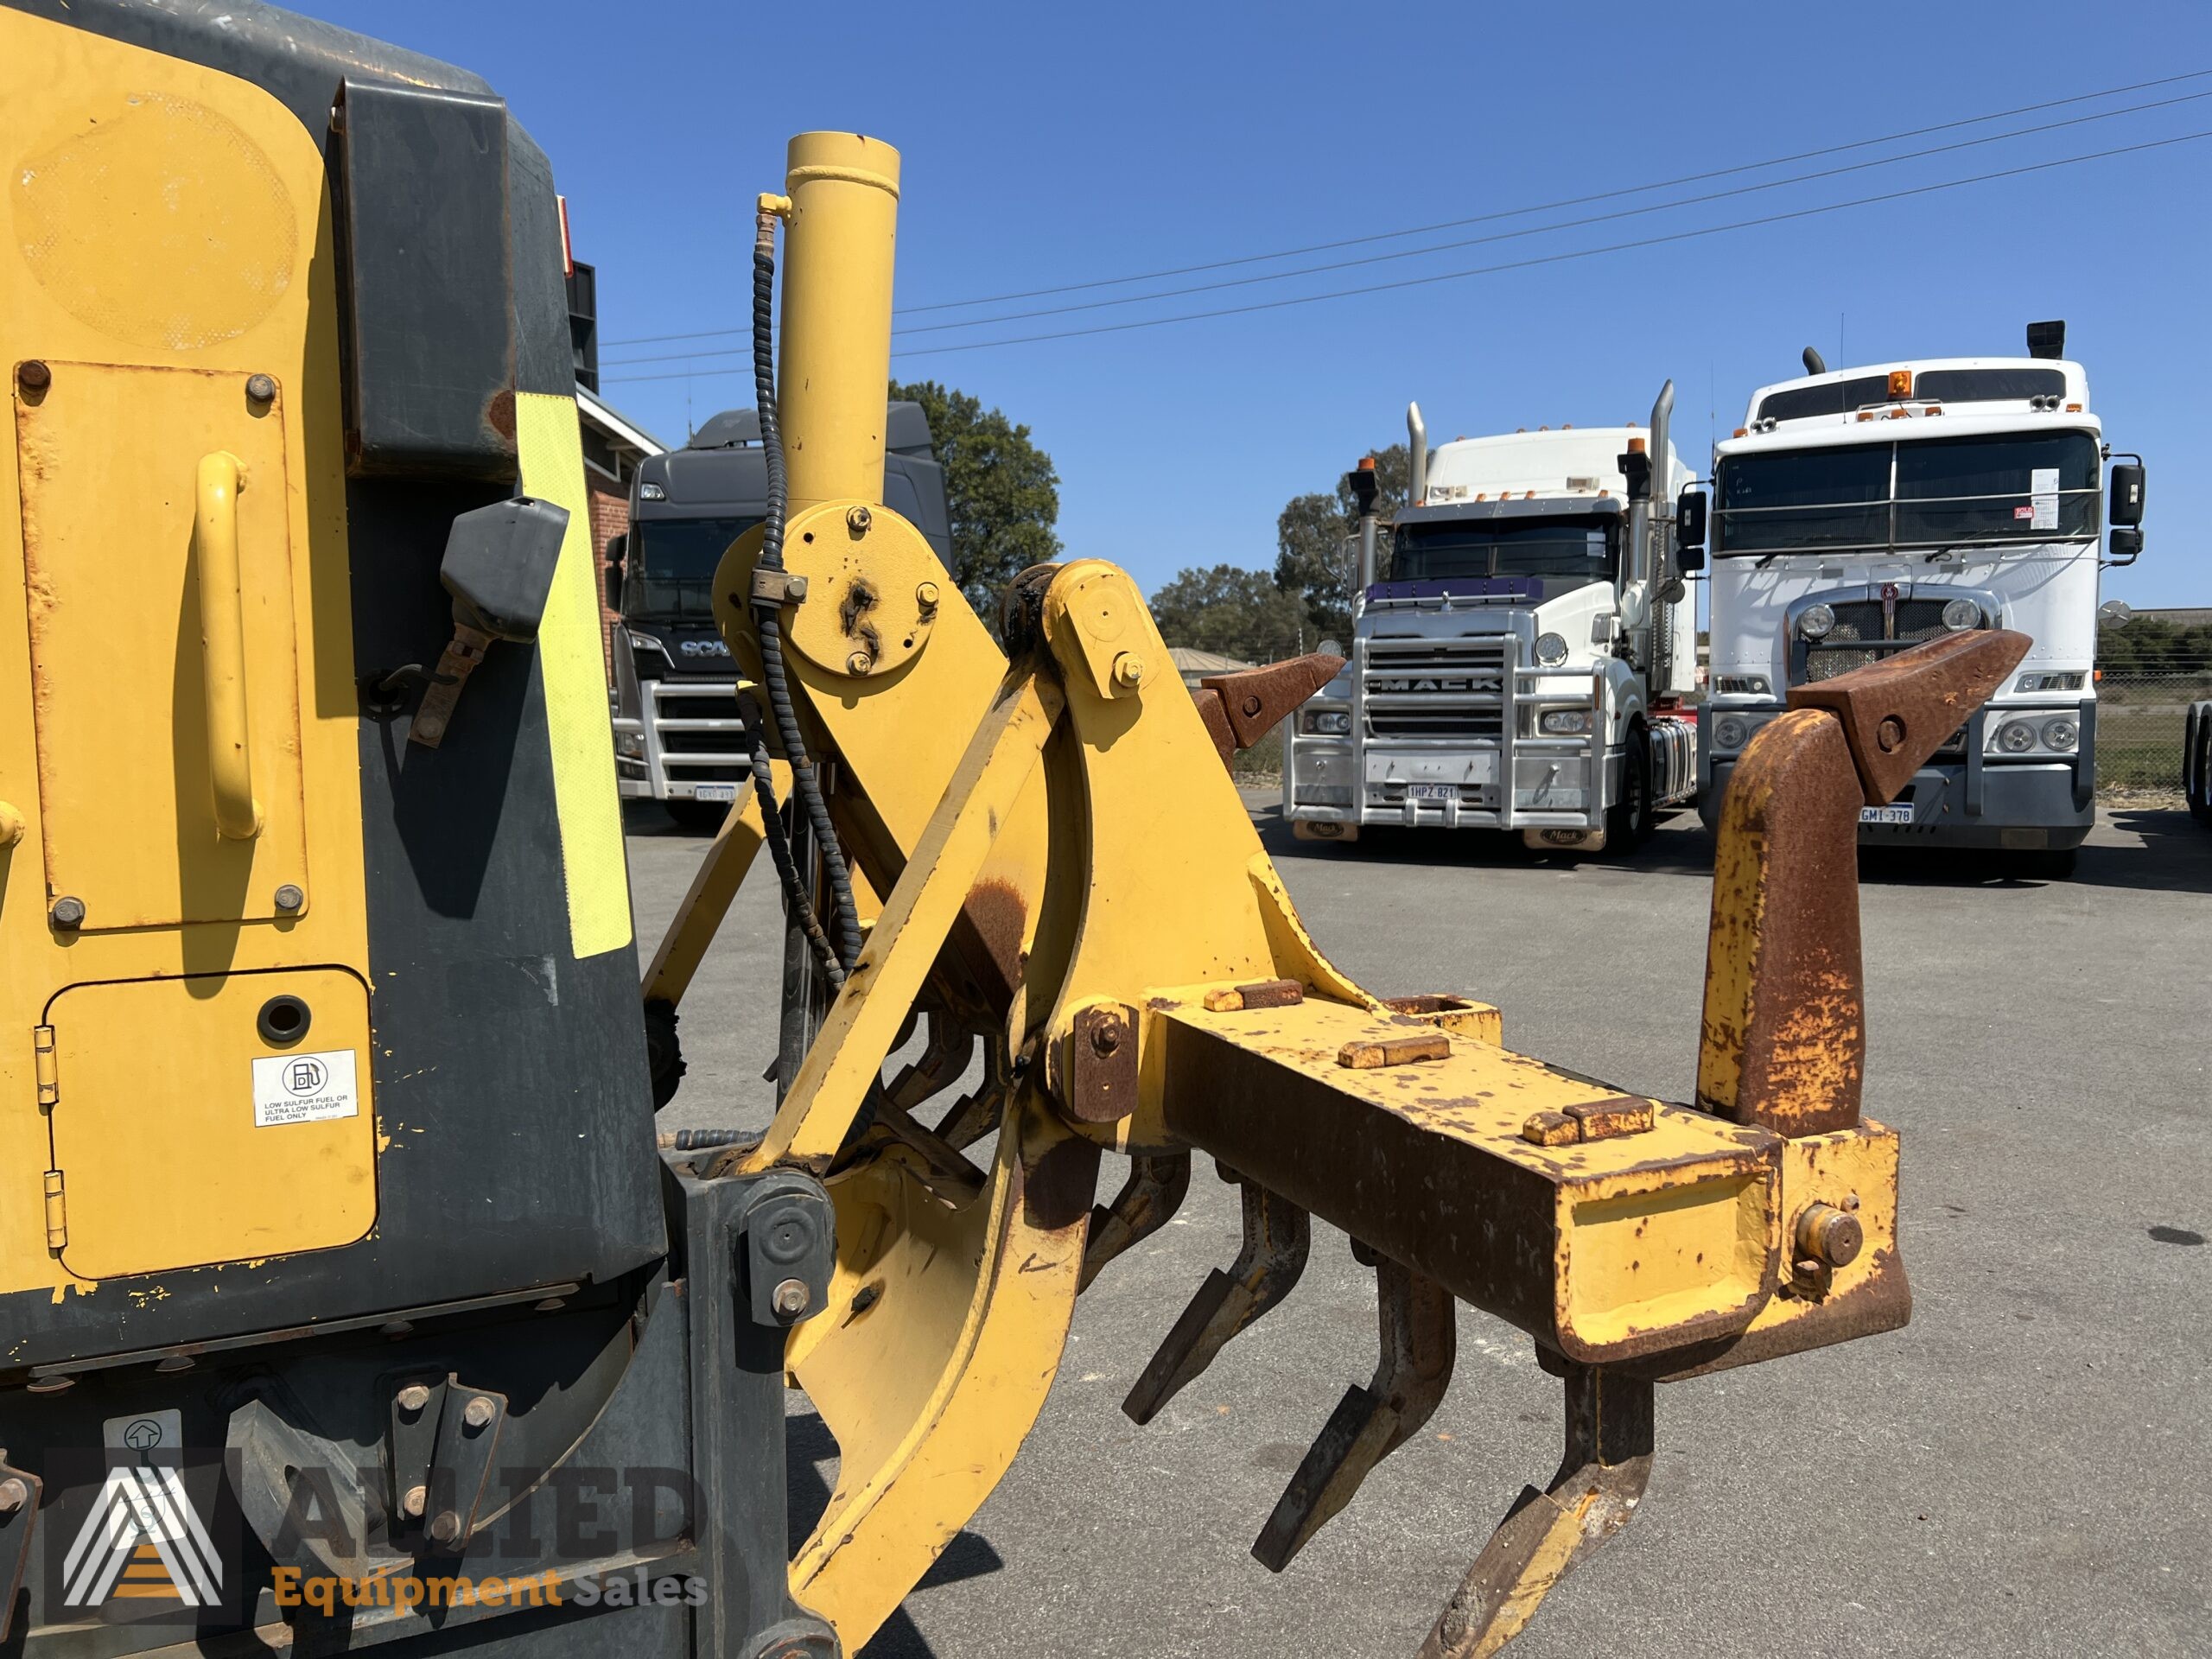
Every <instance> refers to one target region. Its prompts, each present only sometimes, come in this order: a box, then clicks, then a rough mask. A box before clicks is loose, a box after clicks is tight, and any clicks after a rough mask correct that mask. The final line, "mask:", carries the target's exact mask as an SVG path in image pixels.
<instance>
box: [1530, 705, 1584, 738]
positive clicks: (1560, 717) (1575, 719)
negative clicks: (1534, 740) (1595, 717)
mask: <svg viewBox="0 0 2212 1659" xmlns="http://www.w3.org/2000/svg"><path fill="white" fill-rule="evenodd" d="M1536 725H1537V728H1538V729H1539V730H1541V731H1542V732H1543V733H1544V734H1546V735H1547V736H1550V737H1580V736H1581V735H1582V734H1584V733H1586V732H1587V731H1588V730H1589V729H1590V711H1589V710H1588V709H1545V710H1544V712H1543V713H1542V715H1540V716H1539V717H1538V719H1537V721H1536Z"/></svg>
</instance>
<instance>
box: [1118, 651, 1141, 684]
mask: <svg viewBox="0 0 2212 1659" xmlns="http://www.w3.org/2000/svg"><path fill="white" fill-rule="evenodd" d="M1114 678H1115V681H1116V683H1118V684H1121V685H1126V686H1130V687H1135V686H1140V685H1142V684H1143V683H1144V658H1141V657H1140V656H1138V655H1137V654H1136V652H1134V651H1125V652H1122V654H1121V655H1120V656H1118V657H1116V658H1115V659H1114Z"/></svg>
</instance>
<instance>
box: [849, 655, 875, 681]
mask: <svg viewBox="0 0 2212 1659" xmlns="http://www.w3.org/2000/svg"><path fill="white" fill-rule="evenodd" d="M874 666H875V658H873V657H871V656H869V655H868V652H864V651H856V652H854V653H853V654H852V655H851V656H849V657H848V658H845V672H846V673H848V674H855V675H858V674H865V673H867V672H868V670H870V669H871V668H874Z"/></svg>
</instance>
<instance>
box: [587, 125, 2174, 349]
mask: <svg viewBox="0 0 2212 1659" xmlns="http://www.w3.org/2000/svg"><path fill="white" fill-rule="evenodd" d="M2208 98H2212V92H2184V93H2183V94H2181V95H2180V96H2179V97H2177V98H2165V99H2154V100H2152V101H2151V102H2149V103H2145V104H2130V105H2123V106H2122V107H2120V108H2119V109H2116V110H2101V111H2098V112H2097V113H2095V114H2094V115H2077V116H2073V117H2070V118H2068V119H2066V120H2063V121H2046V122H2044V123H2041V124H2037V125H2036V126H2031V127H2015V128H2013V129H2012V130H2011V131H2009V132H1993V133H1987V134H1985V135H1983V136H1982V137H1979V138H1965V139H1961V140H1959V141H1957V142H1956V143H1948V144H1936V145H1932V146H1930V147H1929V148H1928V149H1911V150H1906V151H1904V152H1903V153H1901V154H1899V155H1896V156H1877V157H1875V158H1874V159H1873V160H1872V161H1865V162H1849V163H1847V164H1846V165H1844V166H1842V167H1830V168H1818V169H1816V170H1815V171H1813V172H1810V173H1793V174H1791V175H1789V176H1788V177H1785V178H1779V179H1767V180H1764V181H1761V182H1759V183H1757V184H1744V185H1738V186H1735V187H1734V188H1731V189H1727V190H1711V191H1707V192H1706V193H1705V194H1702V195H1695V196H1678V197H1675V198H1673V199H1671V200H1667V201H1656V202H1649V203H1647V204H1645V205H1644V206H1643V207H1623V208H1618V209H1616V210H1614V211H1613V212H1611V213H1592V214H1588V215H1586V216H1585V217H1583V218H1581V219H1560V220H1558V221H1556V222H1554V223H1552V224H1548V225H1531V226H1523V227H1522V228H1521V229H1519V230H1513V231H1497V232H1492V233H1491V234H1490V235H1488V236H1473V237H1463V238H1458V239H1457V240H1454V241H1450V242H1434V243H1431V244H1429V245H1427V246H1426V247H1420V248H1401V249H1398V250H1396V251H1394V252H1390V253H1372V254H1367V255H1364V256H1363V257H1360V258H1357V259H1337V260H1332V261H1330V262H1328V263H1327V264H1318V265H1299V266H1295V267H1294V268H1292V269H1291V270H1278V271H1271V272H1268V273H1267V274H1265V275H1262V276H1257V277H1229V278H1225V279H1224V280H1223V281H1220V282H1214V283H1193V284H1192V285H1191V286H1190V287H1187V288H1170V289H1160V290H1159V291H1157V292H1155V293H1151V294H1131V295H1124V296H1120V297H1118V298H1115V299H1110V300H1084V301H1080V302H1077V303H1075V304H1073V305H1057V306H1044V307H1040V308H1038V309H1036V310H1033V311H1010V312H1006V313H1003V314H1001V315H997V316H989V317H973V318H970V319H969V320H968V321H963V322H937V323H925V324H923V325H922V326H921V327H911V328H904V329H894V330H893V339H898V338H900V337H902V336H912V335H915V334H942V333H945V332H947V331H949V330H951V329H956V328H984V327H990V326H991V325H992V324H994V323H1005V322H1021V321H1027V320H1028V319H1031V318H1033V317H1054V316H1065V315H1069V314H1070V313H1072V312H1077V311H1098V310H1104V309H1108V308H1112V307H1115V306H1123V305H1143V304H1147V303H1148V302H1152V301H1154V300H1170V299H1179V298H1181V297H1183V296H1186V295H1191V294H1211V293H1217V292H1219V291H1220V290H1222V289H1231V288H1250V287H1253V286H1255V285H1256V284H1259V283H1280V282H1287V281H1288V280H1289V279H1290V278H1292V277H1312V276H1318V275H1320V274H1322V273H1325V272H1327V271H1332V270H1356V269H1358V268H1359V267H1362V266H1365V265H1377V264H1389V263H1390V262H1392V261H1394V260H1399V259H1419V258H1423V257H1427V255H1429V254H1432V253H1448V252H1452V251H1456V250H1458V249H1460V248H1473V247H1482V246H1485V245H1489V244H1491V243H1497V242H1511V241H1516V240H1519V239H1520V238H1524V237H1531V236H1543V235H1547V234H1548V233H1549V232H1553V231H1568V230H1579V229H1582V228H1585V227H1586V226H1592V225H1603V224H1608V223H1611V222H1612V221H1614V220H1617V219H1637V218H1643V217H1646V216H1648V215H1649V214H1652V213H1666V212H1669V211H1670V210H1672V209H1674V208H1677V207H1698V206H1700V205H1702V204H1704V203H1707V202H1713V201H1723V200H1728V199H1729V198H1731V197H1735V196H1746V195H1756V194H1759V193H1760V192H1762V191H1767V190H1778V189H1782V188H1785V187H1787V186H1789V185H1794V184H1807V183H1810V182H1812V181H1815V180H1818V179H1829V178H1837V177H1840V176H1841V175H1845V174H1847V173H1863V172H1866V171H1868V170H1870V169H1872V168H1878V167H1891V166H1895V165H1897V163H1899V162H1914V161H1923V160H1925V159H1926V158H1927V157H1929V156H1942V155H1947V154H1949V153H1950V152H1952V151H1955V150H1961V149H1979V148H1980V147H1982V146H1984V145H1987V144H1997V143H2005V142H2007V141H2008V140H2011V139H2014V138H2024V137H2031V136H2033V135H2035V134H2037V133H2044V132H2055V131H2057V130H2060V129H2062V128H2066V127H2078V126H2084V125H2087V124H2089V123H2091V122H2095V121H2109V120H2112V119H2113V118H2116V117H2119V116H2123V115H2138V114H2140V113H2142V112H2143V111H2145V110H2162V109H2169V108H2171V107H2172V106H2173V105H2177V104H2191V103H2196V102H2199V101H2201V100H2202V99H2208ZM747 349H748V348H747V347H742V346H740V347H733V348H731V349H729V350H727V351H705V352H670V353H664V354H662V355H658V356H652V357H626V358H613V359H607V363H606V365H604V366H607V367H609V368H613V367H619V366H622V365H634V364H639V363H687V362H703V361H706V360H707V359H712V358H722V357H736V356H741V355H743V354H745V353H746V351H747Z"/></svg>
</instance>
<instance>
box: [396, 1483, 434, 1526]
mask: <svg viewBox="0 0 2212 1659" xmlns="http://www.w3.org/2000/svg"><path fill="white" fill-rule="evenodd" d="M429 1502H430V1489H429V1487H427V1486H410V1487H409V1488H408V1489H407V1496H406V1497H403V1498H401V1499H400V1500H399V1512H400V1513H401V1514H402V1515H404V1516H407V1517H408V1518H409V1519H410V1520H419V1519H421V1518H422V1514H423V1510H424V1509H425V1508H426V1507H427V1506H428V1505H429Z"/></svg>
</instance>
